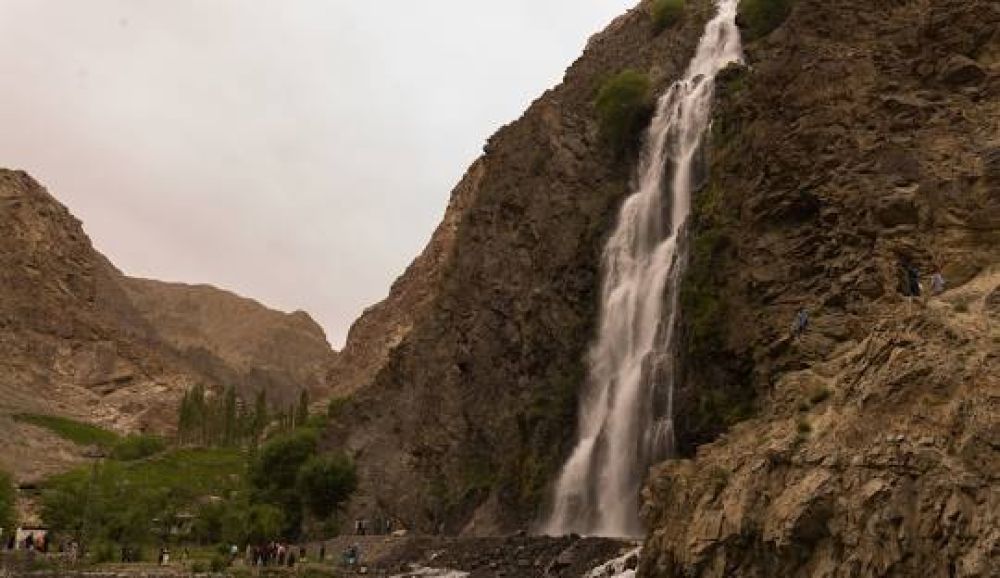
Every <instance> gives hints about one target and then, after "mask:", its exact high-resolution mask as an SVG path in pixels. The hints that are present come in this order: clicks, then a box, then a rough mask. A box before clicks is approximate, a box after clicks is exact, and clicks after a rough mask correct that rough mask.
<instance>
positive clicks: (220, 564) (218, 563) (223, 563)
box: [208, 554, 229, 573]
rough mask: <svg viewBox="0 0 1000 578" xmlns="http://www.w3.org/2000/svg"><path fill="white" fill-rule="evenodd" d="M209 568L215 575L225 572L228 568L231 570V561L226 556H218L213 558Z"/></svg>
mask: <svg viewBox="0 0 1000 578" xmlns="http://www.w3.org/2000/svg"><path fill="white" fill-rule="evenodd" d="M208 568H209V570H211V571H212V572H215V573H221V572H225V571H226V568H229V559H228V558H226V557H225V556H220V555H218V554H216V555H215V556H212V561H211V562H209V564H208Z"/></svg>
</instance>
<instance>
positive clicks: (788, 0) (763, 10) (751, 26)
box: [739, 0, 794, 40]
mask: <svg viewBox="0 0 1000 578" xmlns="http://www.w3.org/2000/svg"><path fill="white" fill-rule="evenodd" d="M792 4H794V0H743V1H742V2H740V8H739V11H740V22H741V23H742V26H743V28H744V31H743V34H744V36H745V37H746V39H747V40H753V39H755V38H760V37H762V36H767V35H768V34H770V33H771V32H772V31H774V29H776V28H777V27H778V26H781V24H782V23H783V22H784V21H785V18H787V17H788V15H789V14H790V13H791V11H792Z"/></svg>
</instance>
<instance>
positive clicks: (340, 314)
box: [0, 0, 637, 348]
mask: <svg viewBox="0 0 1000 578" xmlns="http://www.w3.org/2000/svg"><path fill="white" fill-rule="evenodd" d="M635 3H637V0H505V1H502V2H496V1H486V0H422V1H420V2H414V1H413V0H381V1H378V2H376V1H374V0H86V1H82V0H0V166H4V167H8V168H20V169H25V170H27V171H29V172H30V173H32V175H33V176H35V177H36V178H37V179H38V180H39V181H41V182H42V183H43V184H44V185H46V186H47V187H48V188H49V190H50V192H52V193H53V194H54V195H55V196H56V197H57V198H58V199H59V200H61V201H62V202H63V203H65V204H66V205H68V206H69V208H70V209H71V210H72V211H73V213H74V214H76V216H77V217H79V218H80V219H82V220H83V222H84V225H85V227H86V230H87V232H88V234H89V235H90V237H91V238H92V239H93V241H94V243H95V245H96V246H97V248H98V249H99V250H100V251H102V252H103V253H104V254H106V255H107V256H108V257H110V258H111V260H112V261H114V262H115V264H117V265H118V266H119V267H120V268H122V269H123V270H124V271H125V272H126V273H127V274H129V275H136V276H141V277H150V278H155V279H162V280H168V281H183V282H189V283H211V284H213V285H217V286H219V287H223V288H226V289H230V290H233V291H236V292H238V293H240V294H242V295H245V296H248V297H253V298H255V299H257V300H259V301H261V302H263V303H264V304H266V305H269V306H271V307H275V308H279V309H282V310H286V311H291V310H295V309H304V310H306V311H308V312H309V313H310V314H312V315H313V317H314V318H316V319H317V321H319V322H320V324H321V325H323V327H324V328H325V329H326V331H327V334H328V336H329V338H330V341H331V343H332V344H333V345H334V346H335V347H338V348H339V347H340V346H341V344H342V343H343V340H344V338H345V336H346V334H347V330H348V328H349V327H350V324H351V322H352V321H353V320H354V319H355V318H356V317H357V316H358V315H359V314H360V312H361V311H362V310H363V309H364V308H365V307H366V306H368V305H371V304H373V303H375V302H377V301H378V300H380V299H382V298H383V297H384V296H385V295H386V294H387V292H388V289H389V285H390V284H391V282H392V280H393V279H395V278H396V277H397V276H398V275H399V274H400V273H401V272H402V271H403V270H404V269H405V267H406V265H407V264H408V263H409V262H410V260H411V259H412V258H413V257H414V256H416V255H417V253H418V252H419V251H420V249H421V248H422V247H423V246H424V244H425V243H426V241H427V240H428V239H429V237H430V234H431V232H432V231H433V230H434V227H435V226H436V225H437V223H438V221H439V220H440V218H441V215H442V214H443V211H444V208H445V205H446V203H447V199H448V195H449V193H450V191H451V188H452V187H453V186H454V184H455V183H456V182H457V181H458V179H459V177H460V176H461V175H462V173H464V171H465V169H466V167H467V166H468V165H469V163H470V162H472V161H473V160H474V159H475V158H476V156H478V155H479V153H480V152H481V150H482V145H483V143H484V142H485V140H486V138H487V137H488V136H489V135H491V134H492V133H493V132H494V131H495V130H496V129H497V128H499V127H500V126H501V125H503V124H505V123H508V122H510V121H512V120H514V119H516V118H517V117H518V116H519V115H520V113H521V112H522V111H523V110H524V109H525V108H526V107H527V105H528V104H530V102H531V101H532V100H533V99H534V98H536V97H537V96H539V95H540V94H541V92H542V91H544V90H545V89H546V88H549V87H551V86H553V85H555V84H557V83H558V82H559V80H560V79H561V78H562V74H563V72H564V71H565V69H566V67H567V66H568V65H569V64H570V63H571V62H572V61H573V60H574V59H575V58H576V57H577V56H578V55H579V54H580V52H581V51H582V49H583V46H584V44H585V43H586V40H587V38H588V37H589V36H590V35H591V34H593V33H595V32H597V31H599V30H600V29H602V28H603V27H604V26H605V25H606V24H607V23H608V22H610V20H611V19H612V18H614V17H615V16H617V15H619V14H621V13H623V12H624V11H625V10H627V9H628V8H630V7H631V6H633V5H634V4H635Z"/></svg>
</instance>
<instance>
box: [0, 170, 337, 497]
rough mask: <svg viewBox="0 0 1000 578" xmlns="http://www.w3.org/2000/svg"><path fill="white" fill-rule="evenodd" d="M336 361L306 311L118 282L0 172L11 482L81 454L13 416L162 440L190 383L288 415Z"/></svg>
mask: <svg viewBox="0 0 1000 578" xmlns="http://www.w3.org/2000/svg"><path fill="white" fill-rule="evenodd" d="M333 356H334V353H333V352H332V351H331V349H330V347H329V345H328V344H327V342H326V338H325V336H324V335H323V332H322V330H321V329H320V328H319V326H317V325H316V323H315V322H313V321H312V319H310V318H309V316H308V315H306V314H305V313H301V312H298V313H293V314H284V313H279V312H276V311H271V310H269V309H267V308H265V307H263V306H261V305H260V304H258V303H255V302H253V301H250V300H247V299H243V298H240V297H237V296H235V295H232V294H231V293H227V292H224V291H220V290H218V289H214V288H211V287H207V286H201V287H187V286H182V285H174V284H166V283H159V282H155V281H145V280H139V279H129V278H127V277H125V276H124V275H122V274H121V272H119V271H118V270H117V269H115V268H114V266H113V265H111V264H110V262H108V260H107V259H105V258H104V257H103V256H102V255H100V254H99V253H98V252H97V251H96V250H95V249H94V248H93V246H92V245H91V243H90V240H89V239H88V238H87V236H86V234H85V233H84V231H83V228H82V225H81V223H80V222H79V221H78V220H77V219H75V218H74V217H73V216H72V215H71V214H70V213H69V211H68V210H66V208H65V207H64V206H62V205H61V204H60V203H59V202H58V201H57V200H56V199H55V198H54V197H53V196H52V195H50V194H49V193H48V192H47V191H46V190H45V189H43V188H42V187H41V186H40V185H39V184H38V183H37V182H36V181H34V180H33V179H32V178H31V177H29V176H28V175H27V174H25V173H23V172H16V171H8V170H0V430H2V431H0V433H2V434H3V435H0V440H2V441H0V444H2V445H0V460H2V462H0V463H2V465H3V466H4V467H5V468H8V469H10V470H11V471H12V472H14V473H15V474H16V476H17V477H18V478H19V479H22V480H23V479H35V478H37V477H38V476H40V475H42V474H45V473H49V472H51V471H53V469H58V468H60V467H62V466H64V465H66V464H68V463H72V462H73V461H74V460H75V458H74V456H79V453H80V451H81V448H76V447H74V446H73V445H72V444H65V443H63V442H60V441H58V440H56V439H54V438H53V437H52V435H51V434H50V433H47V432H45V431H44V430H41V429H39V428H37V427H34V426H29V425H26V424H22V423H17V422H15V421H14V420H13V419H12V416H13V415H16V414H18V413H38V414H53V415H61V416H67V417H72V418H76V419H80V420H83V421H87V422H92V423H95V424H99V425H102V426H105V427H108V428H111V429H114V430H118V431H120V432H135V431H140V430H150V431H157V432H169V431H170V430H172V428H173V427H174V426H175V425H176V423H175V422H176V406H177V402H178V401H179V399H180V398H181V396H182V395H183V394H184V392H185V391H187V389H188V388H190V387H191V386H193V385H194V384H196V383H201V384H203V385H206V386H208V387H209V388H216V389H217V388H221V387H225V386H227V385H236V386H239V387H241V388H243V389H244V391H247V392H253V391H256V390H257V389H258V388H260V387H265V388H267V390H268V395H269V397H270V398H271V399H272V400H274V401H285V402H289V403H290V402H291V401H292V400H294V399H295V398H296V397H297V396H298V392H299V390H300V389H302V388H310V389H312V390H313V391H314V392H316V393H320V394H321V393H322V392H323V390H324V388H325V385H324V381H323V376H324V375H325V373H326V370H327V369H326V368H327V365H328V364H329V362H330V360H331V358H332V357H333ZM45 448H48V449H45ZM51 448H56V449H54V450H52V451H50V449H51Z"/></svg>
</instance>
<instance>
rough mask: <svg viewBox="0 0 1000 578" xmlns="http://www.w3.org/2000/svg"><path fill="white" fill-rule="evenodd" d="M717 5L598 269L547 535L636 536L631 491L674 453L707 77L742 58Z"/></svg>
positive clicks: (720, 2) (662, 108) (650, 141)
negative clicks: (574, 414) (579, 386)
mask: <svg viewBox="0 0 1000 578" xmlns="http://www.w3.org/2000/svg"><path fill="white" fill-rule="evenodd" d="M738 1H739V0H716V5H717V8H718V13H717V14H716V16H715V17H714V18H713V19H712V20H711V21H709V22H708V24H707V25H706V27H705V32H704V34H703V35H702V37H701V40H700V42H699V44H698V49H697V52H696V53H695V56H694V58H693V59H692V61H691V63H690V64H689V66H688V70H687V72H686V73H685V74H684V77H683V78H682V79H680V80H678V81H677V82H675V83H674V84H673V85H672V86H671V87H670V89H669V90H668V91H667V92H666V93H665V94H664V95H663V96H662V97H661V98H660V99H659V101H658V103H657V110H656V114H655V116H654V118H653V121H652V123H651V125H650V127H649V130H648V133H647V135H646V141H645V149H644V151H643V156H642V158H643V160H642V162H641V164H640V166H639V169H638V173H637V179H636V190H635V192H634V193H633V194H632V195H631V196H630V197H629V198H628V199H627V200H626V201H625V204H624V206H623V207H622V209H621V213H620V215H619V217H618V223H617V227H616V229H615V231H614V234H613V235H612V236H611V238H610V240H609V241H608V244H607V246H606V247H605V249H604V254H603V257H602V274H603V285H602V293H601V313H600V316H601V317H600V323H599V326H598V335H597V339H596V341H595V343H594V344H593V345H592V348H591V351H590V355H589V358H588V362H589V371H590V373H589V377H588V380H587V383H586V384H585V388H584V395H583V396H582V398H581V400H580V423H579V441H578V442H577V445H576V448H575V449H574V450H573V452H572V454H571V455H570V457H569V459H568V460H567V462H566V464H565V465H564V466H563V470H562V473H561V474H560V477H559V480H558V481H557V483H556V488H555V501H554V509H553V512H552V515H551V517H550V518H549V520H548V522H547V523H546V525H545V527H544V528H543V530H544V532H545V533H547V534H565V533H570V532H577V533H581V534H588V535H603V536H639V535H641V534H642V526H641V524H640V522H639V514H638V510H639V506H638V500H639V491H640V489H641V486H642V483H643V479H644V477H645V475H646V470H647V469H648V467H649V466H650V464H652V463H654V462H656V461H659V460H662V459H665V458H667V457H669V456H670V454H671V453H672V452H673V441H674V433H673V407H672V405H673V388H674V383H673V373H674V371H673V360H674V355H673V341H674V331H675V326H676V320H677V310H678V292H679V287H680V280H681V277H682V275H683V270H684V265H685V260H686V254H685V253H686V249H685V243H684V230H685V223H686V222H687V219H688V215H689V214H690V211H691V192H692V189H693V188H695V187H696V186H697V185H698V184H699V181H700V180H701V179H702V178H703V177H704V169H705V167H704V163H703V160H702V140H703V137H704V135H705V133H706V130H707V128H708V125H709V120H710V117H711V105H712V97H713V93H714V86H715V76H716V74H717V73H718V72H719V71H720V70H722V69H723V68H725V67H726V66H727V65H728V64H730V63H733V62H738V61H740V60H741V58H742V49H741V46H740V37H739V30H738V29H737V27H736V7H737V4H738Z"/></svg>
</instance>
